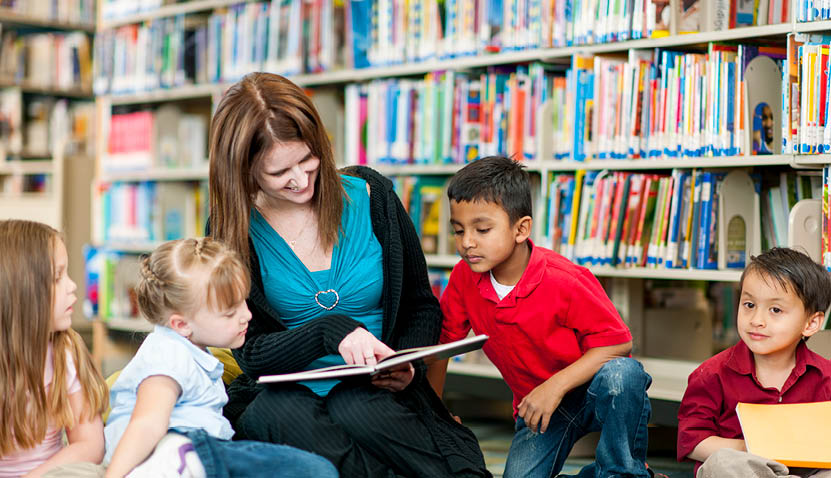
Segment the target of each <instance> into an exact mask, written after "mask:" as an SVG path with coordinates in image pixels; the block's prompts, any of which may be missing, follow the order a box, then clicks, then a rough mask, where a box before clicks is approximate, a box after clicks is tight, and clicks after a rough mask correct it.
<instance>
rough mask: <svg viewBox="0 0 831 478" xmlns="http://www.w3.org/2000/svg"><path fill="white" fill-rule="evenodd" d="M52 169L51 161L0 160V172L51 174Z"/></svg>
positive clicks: (4, 173) (6, 173)
mask: <svg viewBox="0 0 831 478" xmlns="http://www.w3.org/2000/svg"><path fill="white" fill-rule="evenodd" d="M53 169H54V165H53V164H52V161H49V160H43V161H17V160H14V161H3V162H0V174H3V175H8V174H51V173H52V171H53Z"/></svg>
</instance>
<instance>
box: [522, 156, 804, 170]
mask: <svg viewBox="0 0 831 478" xmlns="http://www.w3.org/2000/svg"><path fill="white" fill-rule="evenodd" d="M804 157H805V156H799V157H798V156H795V155H791V154H777V155H766V156H714V157H703V158H678V159H595V160H591V161H586V162H584V163H582V162H577V161H554V160H551V161H540V162H539V164H538V165H537V166H536V168H535V169H545V170H549V171H574V170H577V169H587V170H598V169H609V170H624V169H625V170H630V169H631V170H636V169H672V168H741V167H752V166H779V165H781V166H787V165H791V164H793V163H794V162H800V160H801V159H802V158H804ZM808 158H810V156H809V157H808ZM529 164H531V163H529Z"/></svg>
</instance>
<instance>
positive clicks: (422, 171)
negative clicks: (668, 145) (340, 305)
mask: <svg viewBox="0 0 831 478" xmlns="http://www.w3.org/2000/svg"><path fill="white" fill-rule="evenodd" d="M828 163H831V155H829V154H820V155H808V154H776V155H764V156H714V157H703V158H679V159H595V160H590V161H586V162H579V161H569V160H562V161H557V160H545V161H525V162H524V163H523V164H524V165H525V168H526V169H527V170H528V171H537V172H542V171H576V170H578V169H584V170H602V169H608V170H615V171H620V170H654V169H673V168H688V169H692V168H748V167H753V166H791V167H794V168H814V167H821V166H822V165H825V164H828ZM370 166H371V167H372V168H374V169H375V170H377V171H378V172H379V173H381V174H384V175H387V176H404V175H419V176H423V175H436V176H439V175H447V176H449V175H452V174H455V173H456V171H458V170H459V169H461V168H462V167H464V166H465V165H464V164H400V165H396V164H375V165H370Z"/></svg>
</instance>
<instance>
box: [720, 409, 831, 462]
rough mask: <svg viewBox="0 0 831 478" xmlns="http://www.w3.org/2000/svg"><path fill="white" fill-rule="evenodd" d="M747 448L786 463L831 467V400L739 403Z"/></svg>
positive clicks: (738, 412) (739, 413) (737, 410)
mask: <svg viewBox="0 0 831 478" xmlns="http://www.w3.org/2000/svg"><path fill="white" fill-rule="evenodd" d="M736 413H737V414H738V415H739V422H740V423H741V426H742V433H743V434H744V441H745V443H746V445H747V451H749V452H750V453H753V454H754V455H759V456H762V457H765V458H768V459H770V460H775V461H778V462H779V463H782V464H783V465H787V466H796V467H805V468H831V446H829V443H828V438H829V436H831V402H815V403H793V404H775V405H762V404H757V403H739V404H738V405H737V406H736Z"/></svg>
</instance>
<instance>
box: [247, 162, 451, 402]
mask: <svg viewBox="0 0 831 478" xmlns="http://www.w3.org/2000/svg"><path fill="white" fill-rule="evenodd" d="M344 173H345V174H350V175H354V176H357V177H360V178H362V179H364V180H365V181H366V182H367V183H369V187H370V215H371V216H372V229H373V231H374V233H375V237H376V238H377V239H378V242H379V243H380V244H381V249H382V251H383V266H384V288H383V295H382V302H383V307H384V316H383V328H382V337H381V340H382V341H383V342H384V343H386V344H387V345H389V346H390V347H391V348H393V349H394V350H399V349H402V348H409V347H417V346H423V345H433V344H435V343H437V342H438V339H439V333H440V332H441V321H442V315H441V310H440V309H439V303H438V301H437V300H436V298H435V296H434V295H433V292H432V290H431V288H430V283H429V281H428V279H427V264H426V262H425V260H424V254H423V252H422V250H421V243H420V241H419V238H418V236H417V235H416V232H415V228H414V227H413V223H412V221H411V220H410V217H409V216H408V215H407V213H406V212H405V211H404V207H403V206H402V204H401V201H400V200H399V199H398V196H397V195H396V193H395V191H394V190H393V186H392V182H391V181H390V180H389V179H387V178H385V177H383V176H381V175H380V174H379V173H377V172H375V171H374V170H372V169H369V168H366V167H360V166H354V167H350V168H347V169H345V170H344ZM249 251H250V254H251V293H250V295H249V296H248V307H249V309H250V310H251V314H252V318H251V322H249V324H248V333H247V334H246V338H245V344H244V345H243V346H242V347H241V348H239V349H236V350H234V351H233V353H234V358H236V360H237V363H238V364H239V366H240V368H242V370H243V372H244V373H245V374H246V375H248V376H249V377H250V378H253V379H256V378H258V377H259V376H260V375H265V374H270V373H288V372H295V371H298V370H302V369H303V368H305V367H306V366H307V365H308V364H309V363H311V362H312V361H313V360H315V359H318V358H320V357H322V356H324V355H328V354H337V353H338V350H337V349H338V344H340V342H341V340H343V338H344V337H346V335H347V334H349V333H350V332H352V331H353V330H355V328H357V327H361V326H363V324H361V323H360V322H358V321H355V320H353V319H351V318H349V317H347V316H345V315H341V314H330V315H325V316H322V317H320V318H318V319H315V320H312V321H309V322H308V323H306V324H303V325H301V326H299V327H296V328H293V329H288V328H287V327H286V325H285V324H284V323H283V321H282V320H281V319H280V317H279V315H278V314H277V312H276V311H275V310H274V309H273V308H272V307H271V306H270V305H269V303H268V301H267V300H266V297H265V293H264V292H263V278H262V276H261V274H260V263H259V258H258V257H257V254H256V251H255V250H254V247H253V244H252V243H251V241H250V239H249ZM416 368H417V373H416V376H415V377H414V379H413V383H411V385H410V386H414V385H418V384H419V383H420V382H421V381H422V380H423V379H424V367H423V365H421V364H419V366H418V367H416Z"/></svg>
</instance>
